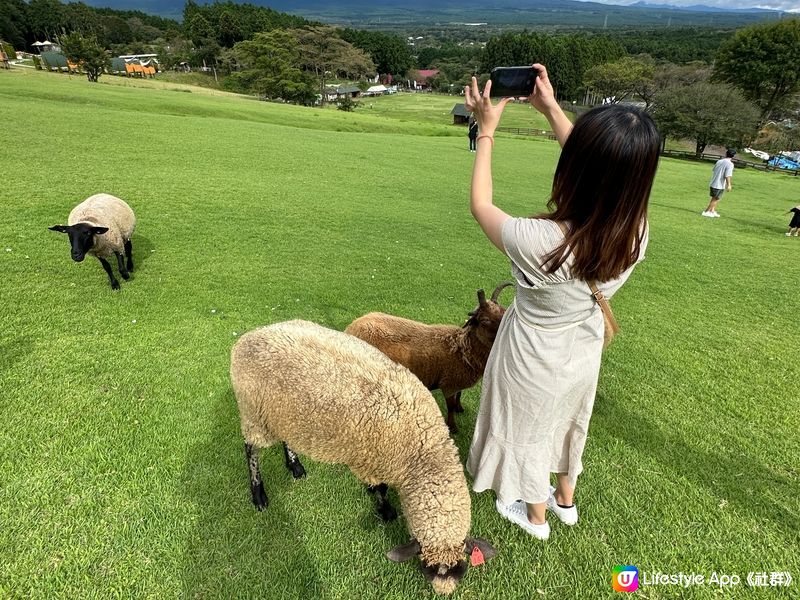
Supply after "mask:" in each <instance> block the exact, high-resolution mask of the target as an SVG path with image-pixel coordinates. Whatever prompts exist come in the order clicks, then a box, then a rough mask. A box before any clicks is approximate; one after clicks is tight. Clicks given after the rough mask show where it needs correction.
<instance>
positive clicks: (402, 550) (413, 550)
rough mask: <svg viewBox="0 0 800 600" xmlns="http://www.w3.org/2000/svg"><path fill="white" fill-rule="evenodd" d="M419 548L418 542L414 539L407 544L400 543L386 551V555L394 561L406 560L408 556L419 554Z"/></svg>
mask: <svg viewBox="0 0 800 600" xmlns="http://www.w3.org/2000/svg"><path fill="white" fill-rule="evenodd" d="M420 550H421V548H420V545H419V542H418V541H417V540H416V539H414V540H411V541H410V542H408V543H407V544H402V545H400V546H397V547H396V548H392V549H391V550H389V552H387V553H386V556H387V558H388V559H389V560H392V561H394V562H406V561H407V560H408V559H409V558H412V557H414V556H416V555H417V554H419V552H420Z"/></svg>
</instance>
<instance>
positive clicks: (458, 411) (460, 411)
mask: <svg viewBox="0 0 800 600" xmlns="http://www.w3.org/2000/svg"><path fill="white" fill-rule="evenodd" d="M453 410H454V411H455V412H457V413H459V414H461V413H463V412H464V407H463V406H461V403H460V402H459V403H458V404H456V405H455V406H454V407H453Z"/></svg>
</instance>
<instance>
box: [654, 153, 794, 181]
mask: <svg viewBox="0 0 800 600" xmlns="http://www.w3.org/2000/svg"><path fill="white" fill-rule="evenodd" d="M661 155H662V156H669V157H672V158H681V159H683V160H694V161H702V162H717V161H718V160H719V159H720V158H723V156H721V155H719V154H705V153H703V154H701V155H700V156H698V155H697V154H695V153H694V152H686V151H683V150H664V151H663V152H662V153H661ZM733 165H734V166H735V167H737V168H739V169H748V168H749V169H756V170H758V171H777V172H779V173H785V174H786V175H792V176H794V177H797V176H799V175H800V171H798V170H797V169H780V168H777V167H772V166H770V165H768V164H767V163H765V162H752V161H749V160H741V159H738V158H734V159H733Z"/></svg>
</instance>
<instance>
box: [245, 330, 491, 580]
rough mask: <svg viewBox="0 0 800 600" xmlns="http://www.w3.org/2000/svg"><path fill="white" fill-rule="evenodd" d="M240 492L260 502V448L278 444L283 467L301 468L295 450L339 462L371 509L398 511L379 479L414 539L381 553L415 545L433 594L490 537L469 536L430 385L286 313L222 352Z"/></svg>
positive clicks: (459, 484)
mask: <svg viewBox="0 0 800 600" xmlns="http://www.w3.org/2000/svg"><path fill="white" fill-rule="evenodd" d="M231 381H232V383H233V391H234V394H235V396H236V401H237V403H238V406H239V417H240V420H241V428H242V434H243V436H244V439H245V453H246V457H247V462H248V466H249V468H250V490H251V493H252V497H253V503H254V504H255V505H256V507H257V508H258V509H259V510H262V509H264V508H265V507H266V506H267V496H266V493H265V491H264V484H263V482H262V481H261V473H260V471H259V463H258V451H259V449H260V448H265V447H267V446H271V445H273V444H275V443H277V442H282V443H283V447H284V456H285V459H286V466H287V467H288V468H289V469H290V470H291V472H292V474H293V475H294V476H295V477H296V478H297V477H302V476H303V475H304V474H305V470H304V468H303V466H302V465H301V464H300V461H299V459H298V458H297V455H296V454H295V453H294V451H296V452H299V453H301V454H305V455H307V456H310V457H311V458H313V459H315V460H319V461H323V462H328V463H341V464H345V465H347V466H348V467H349V468H350V470H351V471H352V472H353V474H354V475H355V476H356V477H358V478H359V479H361V480H362V481H364V482H365V483H367V484H368V485H370V486H371V491H374V492H377V499H378V513H379V514H380V515H381V516H382V517H383V518H384V519H390V518H393V517H394V516H396V514H395V513H394V509H393V508H392V507H391V505H389V503H388V501H387V500H386V489H387V486H391V487H394V488H395V489H396V490H397V493H398V495H399V497H400V503H401V506H402V509H403V514H404V516H405V518H406V522H407V524H408V530H409V533H410V534H411V538H412V540H411V541H410V542H409V543H407V544H404V545H402V546H399V547H397V548H395V549H394V550H392V551H391V552H390V553H389V554H388V556H389V558H390V559H392V560H395V561H404V560H408V559H409V558H411V557H413V556H415V555H419V557H420V560H421V568H422V570H423V572H424V574H425V576H426V578H427V579H428V580H429V581H430V582H431V584H432V585H433V587H434V589H435V590H436V591H437V592H438V593H444V594H449V593H451V592H452V591H453V590H454V589H455V587H456V585H457V583H458V581H459V580H460V579H461V578H462V577H463V576H464V574H465V573H466V570H467V560H466V559H467V556H468V555H469V554H471V553H473V552H476V551H475V548H476V547H477V548H479V549H480V550H481V552H482V553H483V555H484V557H485V558H489V557H491V556H493V555H494V554H495V551H494V549H493V548H492V547H491V546H490V545H489V543H488V542H486V541H484V540H480V539H474V538H471V537H469V529H470V519H471V512H470V497H469V491H468V489H467V482H466V479H465V477H464V470H463V467H462V466H461V463H460V461H459V457H458V451H457V450H456V447H455V444H454V443H453V441H452V439H450V436H449V435H448V431H447V427H446V426H445V423H444V420H443V419H442V415H441V412H439V407H438V406H437V404H436V401H435V400H434V398H433V396H432V395H431V393H430V392H429V391H428V390H427V389H426V388H425V386H424V385H422V383H421V382H420V381H419V379H417V378H416V377H415V376H414V375H413V374H412V373H411V372H410V371H409V370H408V369H406V368H405V367H403V366H401V365H398V364H397V363H395V362H393V361H391V360H389V358H387V357H386V355H384V354H383V353H381V352H380V351H379V350H377V349H376V348H374V347H373V346H370V345H369V344H367V343H366V342H364V341H362V340H359V339H358V338H355V337H353V336H351V335H347V334H345V333H342V332H339V331H334V330H331V329H327V328H325V327H321V326H320V325H316V324H314V323H309V322H307V321H288V322H285V323H276V324H274V325H270V326H268V327H262V328H261V329H256V330H254V331H251V332H249V333H246V334H245V335H243V336H242V337H241V338H240V339H239V340H238V341H237V342H236V344H235V345H234V347H233V351H232V353H231Z"/></svg>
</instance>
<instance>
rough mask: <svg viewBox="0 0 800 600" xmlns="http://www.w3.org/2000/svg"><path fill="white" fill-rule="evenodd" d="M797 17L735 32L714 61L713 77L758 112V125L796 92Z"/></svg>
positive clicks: (799, 83)
mask: <svg viewBox="0 0 800 600" xmlns="http://www.w3.org/2000/svg"><path fill="white" fill-rule="evenodd" d="M798 60H800V18H793V19H782V20H780V21H777V22H773V23H764V24H760V25H753V26H751V27H746V28H744V29H741V30H739V31H738V32H737V33H736V35H734V36H733V37H732V38H731V39H729V40H728V41H727V42H725V43H724V44H723V45H722V46H721V47H720V49H719V52H718V53H717V57H716V61H715V62H714V78H715V79H717V80H719V81H725V82H727V83H730V84H731V85H734V86H736V87H737V88H739V89H740V90H742V92H744V95H745V97H746V98H748V99H749V100H752V101H753V102H755V103H756V104H757V105H758V107H759V109H760V110H761V122H762V123H763V122H765V121H767V120H768V119H769V118H770V117H771V116H772V114H773V112H775V111H776V110H778V109H781V108H784V107H786V106H787V104H788V103H789V102H790V100H791V98H792V96H793V95H795V94H797V93H798V92H800V68H798Z"/></svg>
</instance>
